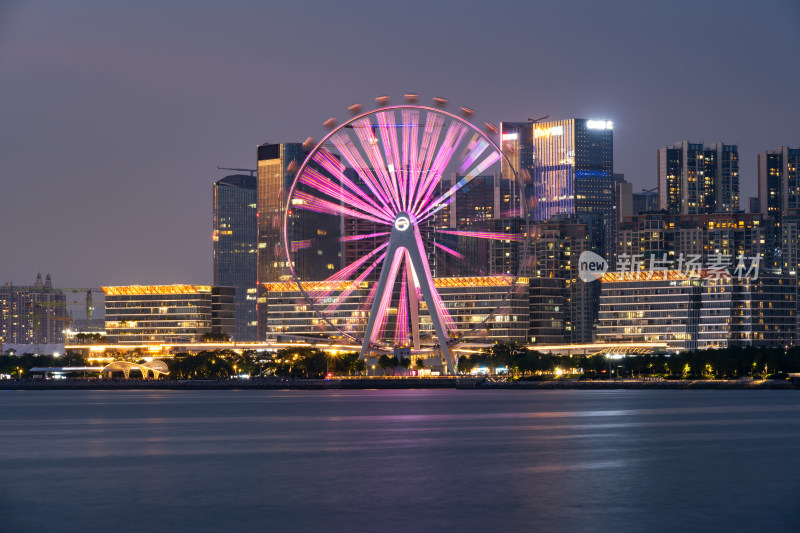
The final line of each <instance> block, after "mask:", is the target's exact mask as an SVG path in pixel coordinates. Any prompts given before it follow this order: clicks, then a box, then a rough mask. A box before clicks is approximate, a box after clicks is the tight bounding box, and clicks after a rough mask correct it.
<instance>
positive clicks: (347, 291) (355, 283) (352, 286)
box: [325, 252, 386, 314]
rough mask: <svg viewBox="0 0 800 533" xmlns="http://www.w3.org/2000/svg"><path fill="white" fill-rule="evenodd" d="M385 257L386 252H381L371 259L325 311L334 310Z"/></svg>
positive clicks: (330, 311)
mask: <svg viewBox="0 0 800 533" xmlns="http://www.w3.org/2000/svg"><path fill="white" fill-rule="evenodd" d="M385 257H386V252H383V253H382V254H381V255H380V256H378V258H377V259H376V260H375V261H373V262H372V264H370V265H369V266H368V267H367V268H366V270H364V272H362V273H361V275H360V276H358V277H357V278H356V279H354V280H353V282H352V283H350V285H348V286H347V288H346V289H345V290H344V291H342V293H341V294H340V295H339V296H337V297H336V299H335V300H334V302H333V303H331V304H330V305H329V306H328V307H327V308H326V309H325V313H326V314H328V313H332V312H334V311H336V309H338V308H339V306H340V305H342V302H344V301H345V300H346V299H347V298H348V297H349V296H350V295H351V294H352V293H353V291H354V290H356V289H357V288H358V287H359V285H361V282H362V281H364V280H365V279H366V278H367V276H369V275H370V273H371V272H372V271H373V270H375V267H376V266H378V265H379V264H380V263H381V261H383V260H384V258H385ZM375 287H377V284H376V285H375V286H374V287H373V288H375Z"/></svg>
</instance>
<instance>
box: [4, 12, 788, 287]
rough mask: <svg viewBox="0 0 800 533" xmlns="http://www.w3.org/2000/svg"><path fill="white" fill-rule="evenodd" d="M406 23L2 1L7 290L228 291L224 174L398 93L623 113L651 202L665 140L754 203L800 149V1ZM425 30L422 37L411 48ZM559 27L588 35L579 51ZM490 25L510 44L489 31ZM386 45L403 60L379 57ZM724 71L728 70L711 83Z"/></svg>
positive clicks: (401, 17)
mask: <svg viewBox="0 0 800 533" xmlns="http://www.w3.org/2000/svg"><path fill="white" fill-rule="evenodd" d="M688 5H689V4H686V6H688ZM623 8H624V9H623ZM415 10H416V12H415ZM420 10H422V11H423V13H422V14H423V15H424V16H423V17H420V16H419V15H420V12H419V11H420ZM299 11H303V12H304V15H302V16H301V14H300V13H299ZM390 11H392V13H390V14H392V15H393V16H394V17H395V19H396V21H397V25H396V26H392V27H389V28H388V29H387V28H386V27H385V25H383V24H381V23H380V20H382V19H381V18H380V16H379V15H378V14H376V13H373V12H372V11H371V10H369V9H367V8H366V6H356V5H353V6H351V7H348V6H346V7H342V6H339V5H337V6H336V7H335V8H334V7H332V6H327V5H323V4H320V5H318V6H316V7H315V8H314V9H312V10H308V9H304V8H301V7H298V6H290V5H283V6H273V7H270V8H267V7H265V6H257V5H250V4H247V3H240V4H235V5H234V6H233V7H231V8H230V9H228V10H227V11H222V10H221V9H220V8H214V7H213V6H197V7H196V8H194V7H193V9H192V10H191V13H190V14H189V15H187V14H186V13H185V10H184V9H181V8H179V7H176V6H159V7H158V9H157V10H156V8H155V5H152V6H151V5H137V6H136V7H131V6H128V7H125V6H107V5H105V4H96V5H95V4H93V3H90V2H86V3H81V4H79V5H70V6H66V5H49V4H47V3H45V4H37V5H30V4H29V5H22V4H12V5H11V7H8V6H6V7H3V8H0V28H2V30H3V32H2V34H0V35H1V36H0V68H3V70H4V72H5V73H6V77H7V83H6V84H5V86H4V90H3V92H4V96H5V97H4V98H3V99H2V104H0V105H2V110H3V114H4V116H5V117H8V119H7V120H4V121H3V125H2V126H0V132H2V138H3V140H4V145H5V147H6V150H7V152H6V155H4V157H3V158H2V161H0V175H2V177H3V184H4V187H5V194H4V195H3V198H4V199H5V200H6V201H5V202H3V204H2V210H0V213H2V214H0V223H2V225H3V228H4V229H5V231H4V232H3V236H2V238H0V250H2V252H3V255H4V256H6V257H12V258H13V261H7V262H5V263H4V268H3V270H2V274H3V276H2V280H0V281H11V282H14V283H16V284H26V283H29V280H30V279H32V278H33V276H35V273H36V272H39V271H41V272H50V273H52V274H53V275H54V276H55V277H56V278H57V279H58V281H59V285H60V286H67V287H69V286H71V287H84V286H99V285H104V284H105V285H108V284H128V283H141V284H147V283H207V282H210V281H211V278H212V276H211V270H212V268H211V264H212V262H211V245H212V243H211V231H212V216H211V206H210V202H209V198H208V191H209V188H210V186H211V184H212V183H213V182H214V181H216V180H218V179H220V178H223V177H224V176H225V173H224V172H222V171H217V170H216V167H217V166H231V167H242V168H255V166H256V145H258V144H261V143H264V142H273V143H274V142H301V141H302V140H304V139H305V138H306V137H309V136H312V137H315V138H319V137H321V136H322V133H323V131H324V130H323V128H322V126H321V124H322V122H323V121H324V120H326V119H327V118H328V117H330V116H332V115H333V116H336V117H337V118H339V120H342V119H344V118H345V117H346V116H347V110H346V108H347V106H349V105H352V104H355V103H362V104H364V105H365V107H367V108H369V107H371V106H372V105H373V102H374V100H373V99H374V97H376V96H379V95H382V94H387V95H389V96H391V97H392V99H393V101H394V102H399V101H401V98H402V94H403V93H404V92H410V91H413V92H419V93H420V95H421V98H422V99H423V100H426V101H430V98H432V97H435V96H444V97H447V98H449V99H450V102H451V104H450V107H451V109H457V107H458V106H462V105H464V106H468V107H471V108H473V109H475V110H476V115H475V117H474V120H473V121H474V122H476V123H478V124H481V123H483V122H493V123H495V124H498V123H499V122H500V121H524V120H526V119H527V118H539V117H541V116H544V115H549V120H561V119H568V118H570V117H581V118H587V119H603V120H611V121H613V122H614V151H615V154H614V155H615V157H614V170H615V172H618V173H623V174H625V176H626V179H628V180H630V181H632V182H633V186H634V191H638V190H640V189H641V188H652V187H655V186H656V183H657V162H656V153H657V150H658V149H659V148H660V147H661V146H664V145H671V144H673V143H675V142H678V141H681V140H683V139H686V140H689V141H690V142H697V143H701V142H703V143H707V144H710V143H713V142H723V143H726V144H737V145H738V149H739V155H740V167H739V168H740V198H741V200H740V202H741V207H743V208H744V207H745V206H746V205H745V199H746V198H748V197H750V196H755V195H756V182H757V160H756V157H757V154H759V153H761V152H763V151H765V150H772V149H773V148H775V147H776V146H784V145H787V146H790V147H797V146H800V133H798V130H797V128H796V126H794V124H796V123H797V121H798V120H800V110H798V108H797V106H793V105H791V103H792V102H793V101H794V98H795V97H794V95H793V92H792V91H793V88H794V87H797V86H798V85H800V83H798V82H800V74H798V73H797V72H791V71H790V69H788V68H786V66H787V65H790V64H792V57H793V56H794V55H795V54H794V53H793V52H796V51H797V50H798V49H800V46H799V45H800V37H798V36H797V34H796V32H794V31H793V27H794V26H795V25H796V23H797V22H798V20H800V8H798V7H796V6H795V5H794V4H792V3H789V2H773V3H772V5H771V6H770V7H764V8H762V9H761V10H760V11H753V10H750V9H749V4H747V3H745V2H737V3H725V4H722V3H720V4H713V5H702V6H694V7H693V11H692V14H693V16H692V17H689V16H687V10H686V9H676V10H672V9H670V8H668V7H667V6H662V7H656V6H639V5H626V4H614V5H611V6H608V5H604V6H593V5H589V6H584V7H583V8H582V9H581V10H580V12H579V13H578V14H577V15H576V14H575V13H574V12H573V11H572V10H570V9H569V8H568V7H564V6H556V5H545V6H535V7H534V6H527V5H515V4H511V3H509V4H506V5H505V6H501V7H499V8H498V7H492V6H488V5H482V4H477V3H475V4H470V5H465V6H463V8H462V9H460V10H459V11H457V12H456V11H450V10H448V9H446V8H445V7H439V6H430V7H428V8H426V9H424V10H423V8H422V5H416V4H413V3H412V4H410V5H409V6H408V7H407V8H404V9H401V8H400V7H398V8H396V9H394V10H390ZM306 13H308V14H306ZM511 15H514V16H511ZM220 17H221V19H220ZM411 20H419V22H418V24H417V26H418V27H419V35H416V36H415V38H414V39H410V41H409V42H408V43H407V45H406V46H399V44H400V41H401V40H402V39H403V38H404V37H405V35H404V34H403V33H402V31H401V28H402V27H404V25H403V24H402V23H403V21H406V22H409V21H411ZM550 20H554V21H556V20H564V21H568V22H569V32H568V33H569V38H568V39H567V38H566V37H565V36H566V35H567V34H566V33H565V32H566V29H565V28H566V26H564V25H559V24H548V21H550ZM709 20H712V21H716V22H714V23H710V22H709ZM281 21H284V22H286V21H292V24H283V23H282V22H281ZM298 21H302V22H298ZM479 21H480V22H483V23H485V24H486V25H487V27H493V28H498V27H499V28H504V29H505V30H506V31H505V32H503V33H502V34H501V35H500V37H499V38H498V37H496V36H495V34H489V35H487V34H486V32H483V31H482V30H481V28H480V26H478V22H479ZM259 23H263V25H261V24H259ZM405 27H407V25H406V26H405ZM667 28H670V30H667ZM355 29H359V30H363V32H364V33H363V34H359V32H357V31H353V30H355ZM533 29H535V30H536V31H535V32H534V31H532V30H533ZM670 32H672V33H670ZM534 33H535V35H534ZM384 34H386V38H387V39H392V41H391V45H390V46H387V47H386V49H385V51H383V52H382V51H381V50H375V49H373V48H375V47H365V46H362V43H366V42H380V41H381V39H380V37H381V36H382V35H384ZM464 34H466V35H469V36H471V39H467V42H464V40H463V39H461V40H459V43H460V44H459V45H455V44H453V42H454V41H455V38H456V37H459V36H462V35H464ZM295 35H302V37H300V38H297V37H295ZM648 35H650V37H649V38H647V39H645V37H646V36H648ZM643 39H644V40H643ZM633 42H636V43H637V46H636V47H630V46H628V44H629V43H633ZM284 43H292V45H291V46H290V45H284ZM283 46H287V48H286V49H285V52H286V53H277V51H279V50H281V49H282V48H283ZM377 48H380V47H377ZM632 48H636V49H635V50H634V49H632ZM321 50H325V51H326V53H325V54H322V53H320V51H321ZM289 52H291V53H289ZM343 58H344V59H343ZM611 59H613V60H614V61H610V60H611ZM606 60H609V61H608V63H607V64H608V67H607V68H603V65H605V64H606V63H605V61H606ZM521 62H524V63H521ZM528 63H529V64H531V66H532V68H530V69H527V73H526V72H523V71H521V70H520V68H519V67H520V64H528ZM301 64H302V65H304V67H303V68H298V65H301ZM254 65H255V66H256V67H257V68H256V69H254V68H253V66H254ZM692 65H694V66H692ZM704 65H711V66H709V67H707V68H712V69H713V72H715V73H716V75H711V76H705V75H704V76H703V77H702V83H700V82H695V81H693V80H694V79H695V77H694V76H692V73H693V72H695V71H696V69H698V68H702V67H703V66H704ZM254 71H255V72H254ZM682 72H685V76H684V77H685V80H686V83H681V80H682V79H684V77H682V76H681V73H682ZM675 80H677V81H678V83H675ZM766 80H769V82H770V83H769V87H770V92H769V95H768V96H767V95H765V93H764V86H765V85H764V84H765V83H766ZM323 89H324V90H323Z"/></svg>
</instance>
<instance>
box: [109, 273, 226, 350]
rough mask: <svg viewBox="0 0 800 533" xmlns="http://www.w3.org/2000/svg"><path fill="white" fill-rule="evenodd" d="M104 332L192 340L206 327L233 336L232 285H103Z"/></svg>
mask: <svg viewBox="0 0 800 533" xmlns="http://www.w3.org/2000/svg"><path fill="white" fill-rule="evenodd" d="M102 289H103V292H104V293H105V294H106V302H105V307H106V335H107V336H108V340H109V342H110V343H112V344H148V343H159V344H160V343H170V342H195V341H198V340H200V339H201V337H202V336H203V335H205V334H208V333H215V334H223V335H227V336H232V335H233V334H234V332H235V326H234V314H235V304H234V294H235V288H234V287H216V286H215V287H211V286H208V285H130V286H125V287H102Z"/></svg>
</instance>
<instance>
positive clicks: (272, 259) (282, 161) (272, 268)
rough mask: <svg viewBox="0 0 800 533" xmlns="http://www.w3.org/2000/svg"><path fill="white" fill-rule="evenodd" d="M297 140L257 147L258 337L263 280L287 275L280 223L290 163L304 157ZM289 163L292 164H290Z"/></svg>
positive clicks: (263, 302) (262, 330)
mask: <svg viewBox="0 0 800 533" xmlns="http://www.w3.org/2000/svg"><path fill="white" fill-rule="evenodd" d="M305 156H306V154H305V150H304V149H303V146H302V145H301V144H300V143H283V144H268V143H267V144H262V145H260V146H259V147H258V191H257V202H256V203H257V205H258V252H257V264H258V276H257V283H258V285H257V293H256V323H257V324H256V327H257V336H258V340H263V339H264V335H265V332H266V319H267V317H266V312H267V306H266V303H267V299H266V292H265V290H264V288H263V285H262V284H263V283H269V282H276V281H282V280H288V279H290V278H291V273H290V269H289V265H288V264H287V261H288V259H287V258H286V256H285V254H284V252H283V242H282V224H283V214H284V211H285V210H286V208H287V205H286V202H287V199H288V193H289V189H290V188H291V186H292V180H293V179H294V172H293V171H292V170H294V167H299V166H300V164H301V163H302V162H303V159H304V158H305ZM290 165H291V166H292V168H290Z"/></svg>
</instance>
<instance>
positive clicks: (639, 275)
mask: <svg viewBox="0 0 800 533" xmlns="http://www.w3.org/2000/svg"><path fill="white" fill-rule="evenodd" d="M707 277H710V271H708V270H694V271H683V270H653V271H634V272H606V273H605V274H603V276H602V277H601V278H600V281H601V282H603V283H613V282H621V281H664V280H667V281H674V280H687V279H701V278H707Z"/></svg>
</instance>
